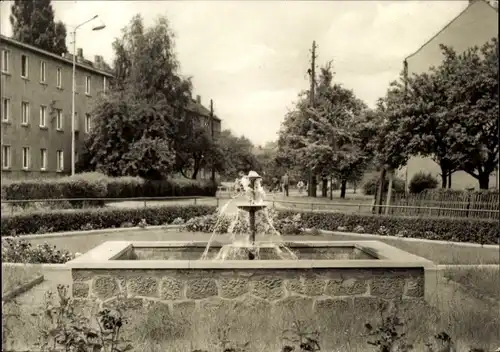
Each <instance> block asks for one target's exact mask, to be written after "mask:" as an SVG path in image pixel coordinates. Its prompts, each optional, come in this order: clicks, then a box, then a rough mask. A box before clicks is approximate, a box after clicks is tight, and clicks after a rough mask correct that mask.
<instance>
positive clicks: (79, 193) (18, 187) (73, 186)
mask: <svg viewBox="0 0 500 352" xmlns="http://www.w3.org/2000/svg"><path fill="white" fill-rule="evenodd" d="M216 191H217V184H216V183H213V182H211V181H206V180H201V181H198V180H188V179H168V180H162V181H149V180H144V179H141V178H139V177H115V178H113V177H108V176H105V175H102V174H99V173H96V172H91V173H84V174H78V175H75V176H70V177H62V178H60V179H51V180H28V181H23V180H19V181H17V180H16V181H8V182H5V183H4V184H2V197H4V198H3V199H7V200H26V199H63V198H132V197H179V196H209V197H213V196H215V192H216ZM75 204H77V203H75ZM79 204H81V202H80V203H79Z"/></svg>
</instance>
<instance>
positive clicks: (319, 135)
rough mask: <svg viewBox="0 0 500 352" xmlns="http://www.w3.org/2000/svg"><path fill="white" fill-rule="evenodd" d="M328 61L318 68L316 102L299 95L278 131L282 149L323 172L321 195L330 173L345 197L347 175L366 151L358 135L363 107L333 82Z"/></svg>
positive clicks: (363, 159) (362, 160) (359, 164)
mask: <svg viewBox="0 0 500 352" xmlns="http://www.w3.org/2000/svg"><path fill="white" fill-rule="evenodd" d="M332 80H333V71H332V66H331V63H328V64H327V65H326V66H325V67H323V68H322V69H321V74H320V81H319V85H318V90H317V93H318V94H317V98H316V102H315V106H314V107H311V106H310V105H309V104H308V103H307V102H306V101H304V99H300V98H303V95H302V96H301V97H299V102H298V103H297V104H296V108H295V109H294V110H293V111H291V112H290V113H289V114H288V115H287V116H286V117H285V121H284V123H283V126H282V130H281V132H280V140H281V146H282V152H284V154H288V155H289V160H291V161H292V160H294V161H295V163H296V164H299V165H302V167H311V168H312V169H314V170H315V172H316V173H317V174H320V175H322V176H323V196H326V184H327V182H326V181H327V179H328V176H329V175H334V176H335V177H336V178H338V179H339V180H340V181H341V184H342V189H341V196H342V197H345V190H346V185H347V181H348V179H350V178H351V177H353V176H354V174H355V173H358V172H357V171H358V169H360V168H364V166H365V164H366V161H367V158H368V154H367V153H365V152H364V150H363V146H362V145H361V144H360V143H359V141H360V139H359V138H358V137H357V135H356V134H357V131H356V130H357V127H356V126H358V125H359V122H360V121H359V118H360V116H361V113H362V112H363V110H364V109H365V108H366V107H365V105H364V103H363V102H362V101H360V100H359V99H357V98H356V97H355V95H354V93H353V92H352V91H351V90H348V89H346V88H344V87H342V86H341V85H340V84H333V83H332Z"/></svg>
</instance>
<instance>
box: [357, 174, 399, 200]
mask: <svg viewBox="0 0 500 352" xmlns="http://www.w3.org/2000/svg"><path fill="white" fill-rule="evenodd" d="M379 180H380V175H378V174H374V175H373V176H372V177H370V178H369V179H368V180H366V182H365V183H364V184H363V193H364V194H366V195H367V196H373V195H375V193H377V189H378V182H379ZM388 187H389V179H388V178H387V177H386V179H385V186H384V193H386V192H387V189H388ZM392 187H393V190H394V193H404V191H405V181H404V180H402V179H400V178H398V177H394V179H393V181H392Z"/></svg>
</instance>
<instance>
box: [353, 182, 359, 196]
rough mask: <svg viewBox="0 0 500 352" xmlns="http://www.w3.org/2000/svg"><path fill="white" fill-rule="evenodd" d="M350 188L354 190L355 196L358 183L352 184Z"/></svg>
mask: <svg viewBox="0 0 500 352" xmlns="http://www.w3.org/2000/svg"><path fill="white" fill-rule="evenodd" d="M352 186H353V188H354V191H353V193H354V194H356V188H357V187H358V183H357V182H354V183H353V185H352Z"/></svg>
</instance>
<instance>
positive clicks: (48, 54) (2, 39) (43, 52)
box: [0, 35, 113, 78]
mask: <svg viewBox="0 0 500 352" xmlns="http://www.w3.org/2000/svg"><path fill="white" fill-rule="evenodd" d="M0 42H7V43H8V44H11V45H14V46H17V47H19V48H21V49H25V50H29V51H32V52H35V53H37V54H40V55H43V56H46V57H50V58H52V59H54V60H57V61H59V62H62V63H65V64H68V65H73V60H72V59H68V58H65V57H62V56H59V55H57V54H54V53H51V52H49V51H46V50H43V49H40V48H37V47H36V46H33V45H29V44H26V43H23V42H20V41H18V40H15V39H12V38H9V37H7V36H4V35H0ZM75 65H76V66H77V67H79V68H81V69H84V70H87V71H92V72H95V73H98V74H100V75H103V76H107V77H110V78H111V77H113V75H112V74H111V73H110V72H106V71H103V70H101V69H98V68H96V67H94V66H93V65H92V62H91V61H88V60H85V63H81V62H78V61H77V62H76V63H75Z"/></svg>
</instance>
